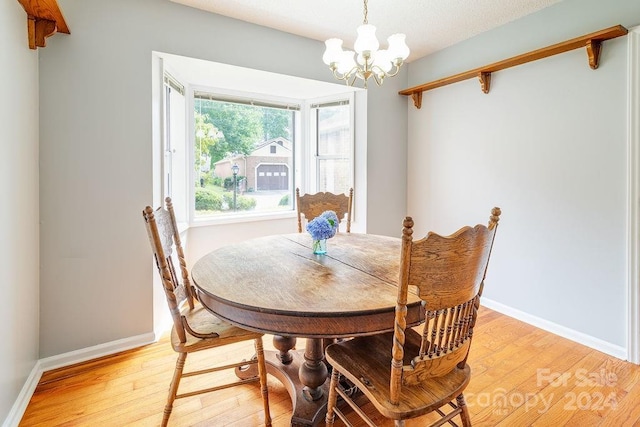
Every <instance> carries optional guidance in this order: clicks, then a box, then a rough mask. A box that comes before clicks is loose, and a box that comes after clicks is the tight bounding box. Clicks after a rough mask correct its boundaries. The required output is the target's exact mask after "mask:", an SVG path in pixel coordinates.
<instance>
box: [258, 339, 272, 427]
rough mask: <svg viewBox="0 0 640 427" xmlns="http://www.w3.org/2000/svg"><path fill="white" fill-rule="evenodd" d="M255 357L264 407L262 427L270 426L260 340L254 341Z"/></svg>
mask: <svg viewBox="0 0 640 427" xmlns="http://www.w3.org/2000/svg"><path fill="white" fill-rule="evenodd" d="M255 347H256V356H257V357H258V375H259V376H260V393H261V394H262V405H263V406H264V425H265V426H266V427H269V426H270V425H271V412H270V411H269V388H268V387H267V367H266V366H265V361H264V348H263V347H262V338H256V339H255Z"/></svg>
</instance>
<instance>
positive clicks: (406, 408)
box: [325, 208, 501, 427]
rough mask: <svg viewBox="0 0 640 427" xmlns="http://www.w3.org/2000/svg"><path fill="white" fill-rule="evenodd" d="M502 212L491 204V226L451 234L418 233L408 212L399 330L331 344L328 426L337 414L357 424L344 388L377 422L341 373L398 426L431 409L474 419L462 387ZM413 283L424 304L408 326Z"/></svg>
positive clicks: (446, 418)
mask: <svg viewBox="0 0 640 427" xmlns="http://www.w3.org/2000/svg"><path fill="white" fill-rule="evenodd" d="M500 213H501V212H500V209H499V208H494V209H493V210H492V211H491V217H490V220H489V225H488V226H484V225H476V226H475V227H473V228H471V227H464V228H461V229H460V230H458V231H457V232H455V233H454V234H452V235H450V236H446V237H443V236H440V235H438V234H435V233H431V232H430V233H428V234H427V236H426V237H425V238H424V239H421V240H417V241H413V239H412V233H413V220H412V219H411V218H410V217H407V218H405V220H404V223H403V226H404V228H403V230H402V249H401V258H400V259H401V261H400V275H399V282H398V283H399V286H398V299H397V305H396V315H395V323H394V331H393V332H389V333H385V334H380V335H374V336H368V337H357V338H354V339H352V340H349V341H344V342H341V343H336V344H331V345H330V346H328V347H327V349H326V352H325V357H326V360H327V361H328V362H329V364H330V365H331V366H332V367H333V371H332V374H331V384H330V388H329V401H328V404H327V416H326V425H327V426H329V427H330V426H333V424H334V420H335V416H336V415H337V416H338V417H339V418H340V419H341V420H342V421H344V422H345V423H346V424H347V425H351V424H350V423H349V422H348V421H347V419H346V418H345V416H344V414H343V412H341V410H340V409H338V408H337V407H336V401H337V396H338V395H340V396H341V397H342V398H343V399H344V400H345V401H346V402H347V403H348V404H349V406H351V407H352V408H353V409H354V411H355V412H356V413H357V414H358V415H359V416H360V417H362V418H363V420H364V421H365V422H366V423H367V424H368V425H369V426H375V424H374V423H373V422H372V421H371V419H370V418H368V417H367V415H366V414H365V413H364V412H363V411H362V410H361V409H360V408H359V407H358V406H357V405H356V403H354V400H353V399H352V398H351V397H350V396H349V394H350V393H347V392H346V391H345V390H343V389H342V387H340V385H339V384H340V377H341V376H344V377H346V379H348V380H349V381H350V382H351V383H353V385H355V386H356V387H357V389H359V390H360V391H361V392H362V393H363V394H364V396H366V397H367V398H368V400H369V401H370V402H371V403H372V404H373V406H374V407H375V408H376V409H377V410H378V411H379V412H380V414H382V415H383V416H384V417H386V418H390V419H393V420H394V421H395V425H396V426H404V420H406V419H409V418H415V417H419V416H422V415H424V414H427V413H431V412H435V413H436V414H437V415H438V416H439V417H438V418H439V419H438V421H436V422H434V423H433V424H431V425H432V426H439V425H442V424H444V423H447V422H450V423H451V424H453V425H456V424H455V423H453V419H454V417H456V416H458V415H459V416H460V418H461V421H462V425H463V426H471V420H470V418H469V411H468V409H467V406H466V403H465V400H464V395H463V391H464V390H465V388H466V387H467V385H468V384H469V380H470V378H471V372H470V369H469V365H468V364H467V363H466V361H467V356H468V355H469V348H470V346H471V339H472V337H473V328H474V325H475V323H476V317H477V312H478V307H479V305H480V296H481V295H482V289H483V286H484V278H485V275H486V271H487V265H488V263H489V256H490V254H491V248H492V246H493V240H494V237H495V233H496V230H497V226H498V220H499V217H500ZM409 286H412V287H415V288H416V290H417V292H418V295H419V297H420V298H421V299H422V300H423V304H424V307H425V312H426V314H425V318H424V320H423V322H422V324H420V325H419V327H418V328H415V329H412V328H407V324H406V317H405V316H406V313H407V308H406V305H407V293H408V289H409ZM420 330H421V333H420V332H417V331H420ZM445 409H446V410H447V411H448V412H445Z"/></svg>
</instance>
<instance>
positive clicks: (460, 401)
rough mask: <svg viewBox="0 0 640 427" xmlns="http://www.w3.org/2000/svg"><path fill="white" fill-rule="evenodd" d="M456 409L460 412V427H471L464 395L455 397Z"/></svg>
mask: <svg viewBox="0 0 640 427" xmlns="http://www.w3.org/2000/svg"><path fill="white" fill-rule="evenodd" d="M456 402H457V403H458V408H460V409H461V410H462V412H460V418H461V419H462V425H463V426H464V427H471V417H470V416H469V408H467V402H465V400H464V395H462V394H461V395H460V396H458V397H456Z"/></svg>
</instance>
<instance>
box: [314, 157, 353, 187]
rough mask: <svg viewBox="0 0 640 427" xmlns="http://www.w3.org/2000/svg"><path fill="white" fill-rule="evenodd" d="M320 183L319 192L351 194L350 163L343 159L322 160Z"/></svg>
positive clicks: (319, 162)
mask: <svg viewBox="0 0 640 427" xmlns="http://www.w3.org/2000/svg"><path fill="white" fill-rule="evenodd" d="M318 166H319V172H320V181H319V182H318V187H319V188H318V191H328V192H330V193H349V187H350V185H349V183H350V182H351V179H350V175H351V174H350V173H349V171H350V161H349V159H348V158H343V159H320V160H319V161H318Z"/></svg>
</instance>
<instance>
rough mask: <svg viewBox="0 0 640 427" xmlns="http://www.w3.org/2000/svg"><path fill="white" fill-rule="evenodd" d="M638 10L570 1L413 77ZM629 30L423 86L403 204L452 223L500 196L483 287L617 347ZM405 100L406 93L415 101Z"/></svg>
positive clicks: (638, 6) (546, 41)
mask: <svg viewBox="0 0 640 427" xmlns="http://www.w3.org/2000/svg"><path fill="white" fill-rule="evenodd" d="M638 23H640V2H638V1H636V0H615V1H607V2H604V1H596V0H580V1H578V0H564V1H562V2H560V3H558V4H556V5H554V6H551V7H549V8H547V9H544V10H542V11H540V12H537V13H535V14H532V15H529V16H526V17H524V18H522V19H520V20H517V21H515V22H512V23H510V24H507V25H505V26H503V27H500V28H498V29H495V30H492V31H489V32H487V33H484V34H482V35H479V36H477V37H475V38H473V39H470V40H467V41H465V42H463V43H460V44H458V45H455V46H452V47H451V48H448V49H446V50H443V51H440V52H438V53H435V54H433V55H431V56H429V57H426V58H423V59H421V60H419V61H416V62H415V63H411V64H410V67H409V86H414V85H418V84H421V83H425V82H429V81H431V80H435V79H438V78H441V77H445V76H447V75H450V74H455V73H459V72H463V71H466V70H469V69H473V68H476V67H480V66H482V65H487V64H490V63H492V62H495V61H499V60H502V59H506V58H509V57H512V56H515V55H519V54H522V53H526V52H528V51H531V50H534V49H538V48H542V47H545V46H548V45H551V44H554V43H558V42H562V41H565V40H568V39H571V38H574V37H578V36H582V35H584V34H588V33H591V32H595V31H598V30H601V29H603V28H607V27H611V26H613V25H617V24H622V25H624V26H628V27H632V26H634V25H636V24H638ZM627 62H628V61H627V38H626V37H620V38H617V39H614V40H610V41H607V42H605V43H604V44H603V52H602V56H601V63H600V68H599V69H597V70H591V69H590V68H589V65H588V61H587V54H586V49H578V50H574V51H571V52H567V53H563V54H561V55H556V56H553V57H550V58H546V59H543V60H539V61H535V62H532V63H529V64H524V65H520V66H517V67H514V68H510V69H507V70H503V71H500V72H496V73H493V75H492V85H491V92H490V93H489V94H484V93H482V92H481V90H480V85H479V83H478V81H477V80H476V79H472V80H467V81H464V82H460V83H456V84H453V85H450V86H446V87H442V88H439V89H436V90H433V91H428V92H425V93H424V94H423V105H422V109H420V110H417V109H415V108H414V107H413V106H410V107H409V110H408V111H409V121H408V122H409V148H408V153H409V160H408V170H409V174H408V190H407V191H408V196H407V199H408V206H409V208H408V210H409V212H410V213H411V214H412V215H414V217H416V218H414V219H415V220H416V225H417V226H418V227H420V228H421V231H423V232H426V230H427V229H435V230H437V231H441V232H446V233H448V232H452V231H454V229H455V228H456V227H458V226H460V225H463V224H467V223H477V222H485V221H486V220H487V219H488V215H489V210H490V209H491V207H493V206H494V205H497V206H500V207H501V208H502V209H503V218H502V220H501V222H500V223H501V225H500V230H499V231H498V236H497V240H496V244H495V249H494V253H493V256H492V261H491V265H490V268H489V274H488V280H487V286H486V288H485V294H484V296H485V300H486V301H487V302H492V303H495V306H496V307H500V308H501V309H503V310H506V311H507V312H509V313H512V314H513V313H515V314H516V315H518V316H521V317H522V318H524V319H526V320H530V321H531V320H532V321H534V322H537V323H538V324H539V325H541V326H543V327H546V328H548V329H550V330H553V331H554V332H557V333H562V334H564V335H566V336H570V337H572V338H574V339H576V340H579V341H582V342H585V343H587V344H589V345H592V346H596V347H598V348H601V349H604V350H605V351H609V352H611V353H614V354H622V355H624V351H625V348H626V330H627V319H626V310H627V287H626V284H627V265H626V261H627V260H626V256H627V230H626V215H627V182H628V177H627V173H626V169H627V143H628V140H627V98H628V93H627V91H628V88H627V74H626V73H627ZM409 102H410V101H407V103H408V104H409Z"/></svg>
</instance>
